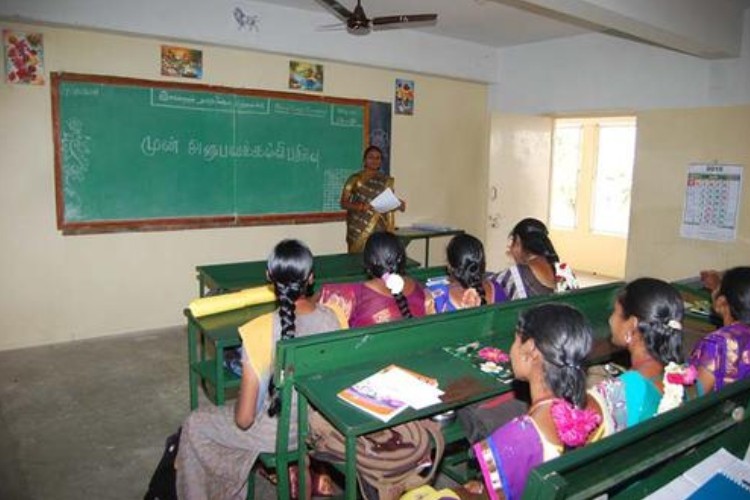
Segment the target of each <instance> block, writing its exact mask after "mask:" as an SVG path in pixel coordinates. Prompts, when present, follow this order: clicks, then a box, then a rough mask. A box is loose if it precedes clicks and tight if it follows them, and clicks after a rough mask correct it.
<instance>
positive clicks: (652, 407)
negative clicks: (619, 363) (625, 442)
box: [595, 278, 702, 430]
mask: <svg viewBox="0 0 750 500" xmlns="http://www.w3.org/2000/svg"><path fill="white" fill-rule="evenodd" d="M683 312H684V306H683V302H682V297H681V296H680V293H679V292H678V291H677V290H676V289H675V288H674V287H673V286H672V285H670V284H669V283H667V282H665V281H662V280H658V279H654V278H640V279H637V280H635V281H632V282H630V283H629V284H627V285H626V286H625V287H624V288H623V289H622V290H621V291H620V293H619V294H618V295H617V297H616V299H615V302H614V310H613V311H612V314H611V315H610V317H609V326H610V331H611V334H612V343H613V344H615V345H617V346H620V347H624V348H626V349H627V350H628V353H629V354H630V369H629V370H628V371H626V372H625V373H624V374H622V375H621V376H620V377H619V378H617V379H610V380H605V381H603V382H601V383H599V384H597V385H596V386H595V389H596V390H597V391H598V392H599V393H600V395H601V396H602V398H603V399H604V400H605V401H606V403H607V405H608V406H609V410H610V413H611V414H612V415H613V417H614V420H615V427H616V428H615V430H620V429H622V428H624V427H630V426H632V425H635V424H637V423H639V422H642V421H644V420H646V419H649V418H651V417H652V416H654V415H656V414H657V413H662V412H664V411H667V410H669V409H671V408H674V407H675V406H678V405H679V404H681V403H682V401H683V400H684V399H685V398H686V397H687V395H688V394H686V391H685V389H684V385H691V384H692V383H693V381H694V380H695V374H694V370H693V371H691V370H688V369H687V368H686V367H684V366H682V361H683V355H682V340H683V339H682V337H683V334H682V316H683ZM688 392H689V395H690V396H694V395H695V393H696V392H697V393H698V394H700V393H701V392H702V391H701V390H700V387H695V388H693V389H691V390H690V391H688Z"/></svg>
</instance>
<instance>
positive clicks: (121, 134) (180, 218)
mask: <svg viewBox="0 0 750 500" xmlns="http://www.w3.org/2000/svg"><path fill="white" fill-rule="evenodd" d="M52 103H53V122H54V124H53V125H54V140H55V170H56V184H57V219H58V227H59V228H60V229H62V230H63V231H71V232H76V231H79V230H80V231H87V230H94V231H96V230H110V229H111V230H123V229H125V230H127V229H142V228H145V229H154V228H156V229H158V228H161V227H194V226H197V227H204V226H226V225H235V224H236V225H245V224H264V223H276V222H310V221H320V220H337V219H340V218H342V212H341V210H340V207H339V196H340V194H341V187H342V186H343V184H344V181H345V180H346V178H347V177H348V176H349V175H350V174H351V173H353V172H355V171H357V170H359V169H360V168H361V155H362V150H363V146H364V142H365V140H366V138H367V133H368V107H367V104H368V103H367V101H359V100H351V99H337V98H326V97H318V96H310V95H303V94H292V93H282V92H267V91H253V90H247V89H230V88H225V87H211V86H205V85H195V84H182V83H175V82H161V81H148V80H136V79H128V78H116V77H104V76H93V75H78V74H70V73H60V74H54V75H53V78H52Z"/></svg>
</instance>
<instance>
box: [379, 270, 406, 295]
mask: <svg viewBox="0 0 750 500" xmlns="http://www.w3.org/2000/svg"><path fill="white" fill-rule="evenodd" d="M383 282H384V283H385V286H386V288H388V290H390V292H391V294H393V295H398V294H399V293H401V292H403V291H404V278H402V277H401V276H400V275H398V274H396V273H385V274H384V275H383Z"/></svg>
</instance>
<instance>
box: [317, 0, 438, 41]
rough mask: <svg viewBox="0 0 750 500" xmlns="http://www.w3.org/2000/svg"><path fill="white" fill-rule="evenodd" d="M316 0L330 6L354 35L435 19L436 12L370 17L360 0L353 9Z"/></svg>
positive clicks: (332, 1) (324, 0)
mask: <svg viewBox="0 0 750 500" xmlns="http://www.w3.org/2000/svg"><path fill="white" fill-rule="evenodd" d="M318 1H319V2H321V3H323V4H325V5H326V6H328V7H330V8H331V10H333V11H334V12H335V13H336V14H337V15H338V17H340V18H341V20H342V21H344V23H346V30H347V31H348V32H349V33H352V34H354V35H366V34H368V33H369V32H370V30H372V29H381V28H402V27H406V26H408V25H409V24H414V23H425V22H431V21H436V20H437V14H399V15H394V16H379V17H373V18H372V19H370V18H368V17H367V15H366V14H365V9H363V8H362V2H361V0H357V6H356V7H354V10H353V11H351V10H349V9H347V8H346V7H344V6H343V5H341V4H340V3H339V2H337V1H336V0H318Z"/></svg>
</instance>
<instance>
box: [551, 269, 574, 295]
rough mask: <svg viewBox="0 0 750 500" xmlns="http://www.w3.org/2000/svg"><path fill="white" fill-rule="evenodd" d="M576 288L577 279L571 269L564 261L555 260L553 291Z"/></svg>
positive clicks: (565, 290)
mask: <svg viewBox="0 0 750 500" xmlns="http://www.w3.org/2000/svg"><path fill="white" fill-rule="evenodd" d="M577 288H578V279H576V275H575V274H573V269H571V268H570V266H569V265H567V264H566V263H565V262H555V291H556V292H558V293H559V292H567V291H568V290H575V289H577Z"/></svg>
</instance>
